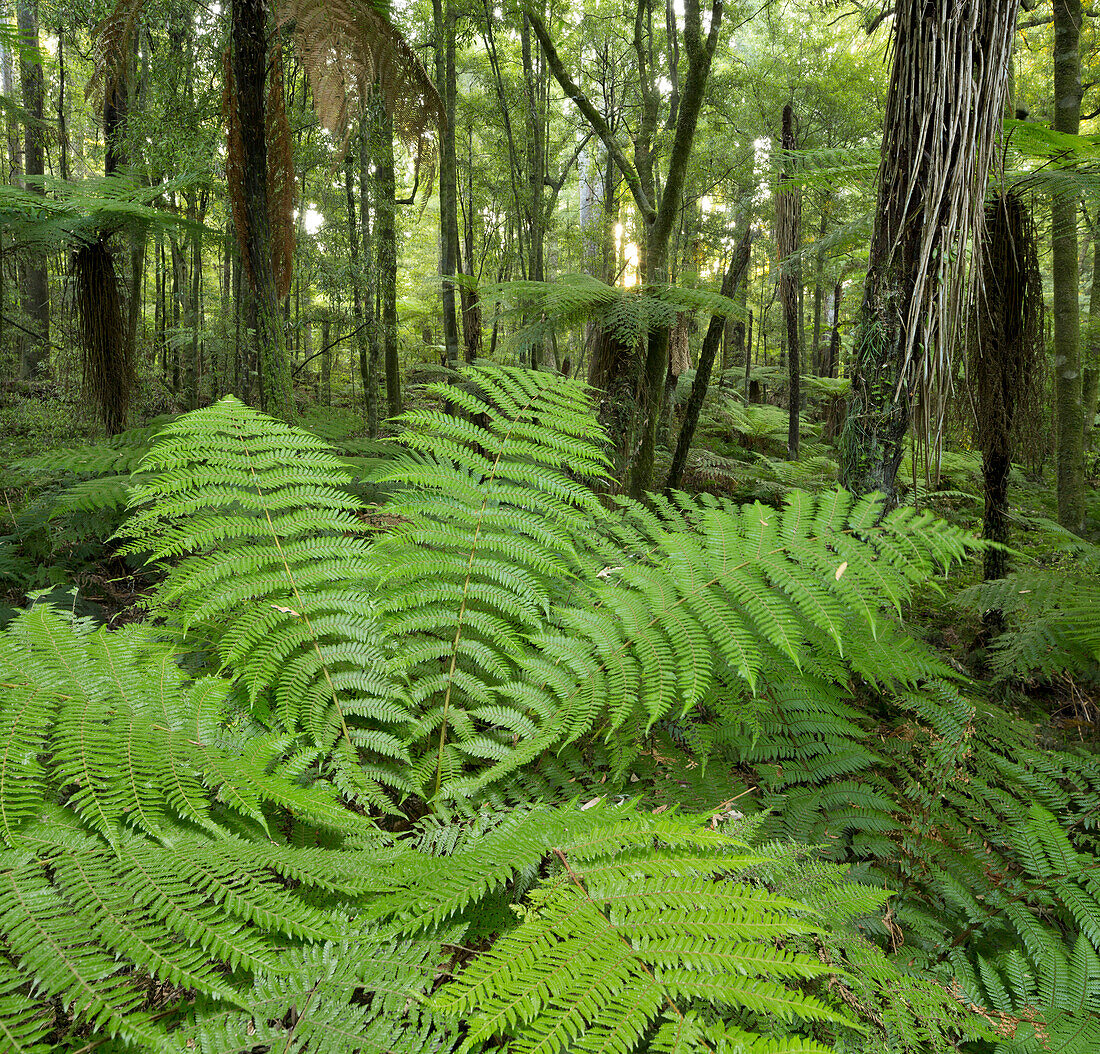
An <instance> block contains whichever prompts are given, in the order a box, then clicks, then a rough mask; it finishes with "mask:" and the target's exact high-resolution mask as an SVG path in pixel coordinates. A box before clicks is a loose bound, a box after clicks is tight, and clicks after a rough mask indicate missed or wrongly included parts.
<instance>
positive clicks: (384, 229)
mask: <svg viewBox="0 0 1100 1054" xmlns="http://www.w3.org/2000/svg"><path fill="white" fill-rule="evenodd" d="M375 149H376V151H377V152H376V155H375V166H376V169H375V170H376V184H375V185H376V190H377V198H376V210H377V211H376V217H377V218H376V220H375V225H374V233H375V237H376V239H377V242H378V289H379V293H380V295H381V301H382V310H381V316H382V317H381V322H382V347H383V355H384V358H385V363H386V410H387V412H388V413H389V416H390V417H396V416H397V415H398V414H399V413H401V362H400V360H399V358H398V348H397V203H396V196H397V195H396V178H395V176H394V165H393V118H391V117H390V115H389V114H388V113H386V112H385V110H384V109H383V110H382V111H381V124H380V128H379V130H378V134H377V136H376V138H375Z"/></svg>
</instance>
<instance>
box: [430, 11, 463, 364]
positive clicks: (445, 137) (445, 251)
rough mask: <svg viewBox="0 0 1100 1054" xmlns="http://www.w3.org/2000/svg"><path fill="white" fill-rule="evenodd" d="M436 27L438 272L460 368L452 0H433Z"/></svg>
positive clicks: (451, 350)
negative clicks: (440, 116) (440, 118)
mask: <svg viewBox="0 0 1100 1054" xmlns="http://www.w3.org/2000/svg"><path fill="white" fill-rule="evenodd" d="M432 12H433V16H434V30H435V76H436V88H437V89H438V90H439V94H440V96H441V97H442V99H443V107H444V110H445V112H446V118H447V126H446V127H445V128H443V129H442V130H441V134H440V138H441V143H440V150H439V250H440V251H439V273H440V276H441V277H442V279H443V344H444V349H445V350H444V358H445V361H446V364H447V365H448V366H450V367H451V368H452V369H456V368H457V367H458V362H459V350H458V349H459V336H458V310H457V306H456V303H455V283H454V281H453V279H454V276H455V274H457V273H458V159H457V154H456V152H455V97H456V95H457V84H456V74H455V19H456V14H455V10H454V7H453V5H452V0H446V10H445V11H444V0H432Z"/></svg>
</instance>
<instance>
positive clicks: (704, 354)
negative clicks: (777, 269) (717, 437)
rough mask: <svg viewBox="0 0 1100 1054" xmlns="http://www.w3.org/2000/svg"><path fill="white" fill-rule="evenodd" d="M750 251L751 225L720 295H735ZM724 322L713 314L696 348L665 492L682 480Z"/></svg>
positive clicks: (730, 266)
mask: <svg viewBox="0 0 1100 1054" xmlns="http://www.w3.org/2000/svg"><path fill="white" fill-rule="evenodd" d="M751 254H752V227H751V226H750V227H749V228H748V229H746V231H745V233H744V234H743V235H742V236H741V241H740V243H739V244H738V246H737V248H736V249H734V251H733V257H732V259H731V260H730V265H729V269H728V270H727V271H726V276H725V278H724V279H723V280H722V296H725V297H730V298H732V297H733V296H734V293H735V291H736V290H737V287H738V285H739V284H740V283H741V282H743V281H744V280H745V274H746V272H747V271H748V269H749V257H750V256H751ZM725 325H726V320H725V318H724V317H723V316H720V315H714V316H713V317H712V318H711V320H710V325H709V326H708V327H707V332H706V336H704V337H703V347H702V349H701V350H700V352H699V368H698V369H697V370H696V371H695V381H694V383H693V384H692V386H691V394H690V395H689V396H688V401H687V407H686V408H685V410H684V423H683V424H682V425H681V426H680V435H679V438H678V439H677V441H676V450H675V451H674V453H673V455H672V467H671V468H670V469H669V472H668V479H667V480H666V481H665V492H666V493H667V492H669V491H672V490H676V489H677V488H678V487H679V486H680V483H681V481H682V480H683V476H684V467H685V466H686V465H687V458H688V453H689V452H690V450H691V442H692V440H693V439H694V438H695V429H696V426H697V425H698V423H699V412H700V411H701V410H702V409H703V401H704V400H705V399H706V397H707V387H708V386H709V385H710V374H711V369H712V368H713V366H714V356H715V353H716V352H717V351H718V345H719V343H720V342H721V340H722V331H723V330H724V329H725Z"/></svg>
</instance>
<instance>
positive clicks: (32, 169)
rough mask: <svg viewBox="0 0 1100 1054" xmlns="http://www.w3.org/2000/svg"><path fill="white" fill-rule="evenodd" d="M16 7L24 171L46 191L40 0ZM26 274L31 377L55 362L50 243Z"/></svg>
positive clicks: (25, 354) (26, 349) (23, 0)
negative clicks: (52, 352) (23, 116)
mask: <svg viewBox="0 0 1100 1054" xmlns="http://www.w3.org/2000/svg"><path fill="white" fill-rule="evenodd" d="M15 11H16V19H17V22H18V27H19V45H20V52H19V81H20V86H21V88H22V90H23V109H24V110H25V111H26V137H25V146H24V155H23V156H24V167H23V171H24V174H25V176H26V179H27V189H28V190H31V191H32V192H34V193H37V194H45V187H44V185H43V178H44V176H45V172H46V168H45V141H46V126H45V122H44V99H45V90H44V87H43V78H42V63H41V60H40V58H39V55H38V3H37V0H17V3H16V5H15ZM24 275H25V276H24V282H23V310H24V311H25V313H26V315H27V317H28V319H29V320H30V324H31V327H33V331H34V335H33V336H32V337H31V338H30V339H29V340H24V341H22V342H21V343H20V356H19V375H20V377H22V378H23V379H24V380H30V379H32V378H34V377H35V376H37V375H38V373H39V372H40V371H41V370H42V369H43V368H44V367H45V365H46V364H47V363H48V361H49V349H50V282H49V273H48V271H47V268H46V248H45V246H44V245H42V246H38V247H36V248H33V249H32V250H31V251H30V252H29V254H28V258H27V264H26V270H25V272H24Z"/></svg>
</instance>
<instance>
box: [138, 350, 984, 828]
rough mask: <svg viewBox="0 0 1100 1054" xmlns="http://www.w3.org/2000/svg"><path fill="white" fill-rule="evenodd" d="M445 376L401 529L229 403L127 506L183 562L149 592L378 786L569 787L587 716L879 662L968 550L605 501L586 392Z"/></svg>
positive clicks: (488, 372) (633, 735)
mask: <svg viewBox="0 0 1100 1054" xmlns="http://www.w3.org/2000/svg"><path fill="white" fill-rule="evenodd" d="M436 394H438V395H439V396H440V397H441V398H445V399H447V400H449V401H450V403H451V404H452V406H454V407H456V408H458V409H460V410H462V411H464V413H462V414H444V413H441V412H438V411H432V410H427V409H426V410H421V411H417V412H415V413H413V414H410V415H407V416H406V418H405V419H404V421H405V425H406V432H405V433H404V435H403V436H402V437H401V442H402V443H403V445H404V446H405V447H406V449H407V450H408V454H407V455H406V456H405V457H404V458H403V459H401V460H400V461H399V462H398V463H396V464H395V466H394V468H393V470H392V471H391V472H390V473H389V474H388V475H387V476H386V477H385V478H384V482H386V483H387V484H388V485H390V486H392V487H396V490H397V492H396V494H395V496H394V498H393V500H392V501H391V502H390V504H389V505H388V506H387V514H388V515H389V516H390V517H391V519H392V520H393V521H395V526H393V527H392V529H389V530H386V531H382V532H372V531H369V530H368V529H366V528H365V527H364V525H363V522H362V516H363V514H364V512H365V510H364V509H363V507H362V506H361V504H360V503H359V501H358V499H357V498H355V497H354V496H353V495H352V494H351V493H350V491H349V484H350V479H349V477H348V474H347V472H346V470H345V469H344V468H343V466H342V465H341V464H340V463H339V462H338V461H337V459H336V458H335V457H334V456H333V455H332V454H331V453H330V452H328V451H327V450H326V449H325V447H324V444H322V443H321V442H320V441H319V440H317V439H316V438H315V437H313V436H310V435H307V434H305V433H303V432H301V431H298V430H294V429H291V428H289V427H288V426H284V425H275V424H272V423H271V422H269V421H268V420H267V419H265V418H262V417H260V416H259V415H258V414H255V413H254V412H252V411H249V410H246V409H245V408H243V407H241V406H240V405H239V404H236V403H233V402H232V401H223V402H222V403H220V404H218V405H217V406H215V407H211V408H209V409H208V410H204V411H200V412H198V413H196V414H192V415H188V417H186V418H184V419H182V420H181V421H180V422H178V423H177V424H175V425H173V426H170V428H169V429H168V430H167V432H166V434H165V436H164V438H163V440H162V441H161V442H160V443H159V444H158V445H157V447H156V448H155V449H154V451H153V452H152V453H151V454H150V456H149V458H148V459H147V461H146V463H145V469H146V471H147V472H148V473H149V478H148V480H147V481H146V482H144V483H142V485H141V486H140V487H139V488H137V490H136V491H135V506H136V509H137V511H136V512H135V514H134V516H133V517H132V518H131V520H130V522H129V524H128V525H127V527H126V534H127V536H128V537H129V538H130V539H131V541H130V543H129V549H130V551H138V550H141V551H146V552H148V554H149V556H150V557H151V558H152V559H153V560H156V561H171V562H172V563H173V566H171V568H170V569H169V571H168V575H167V578H166V579H165V582H164V585H163V586H162V587H161V589H160V590H159V592H158V594H157V597H156V600H155V609H156V610H157V611H158V612H160V613H161V614H163V615H164V616H165V617H166V618H167V619H168V620H169V622H170V623H171V624H172V625H173V626H175V627H176V628H177V630H178V632H180V633H181V634H183V635H185V636H187V635H188V634H189V635H190V637H191V639H193V640H195V641H196V642H198V641H200V640H201V641H202V642H203V643H204V645H205V646H213V647H214V648H215V649H216V652H217V655H218V662H219V663H220V664H223V665H225V666H227V667H231V668H232V669H233V670H234V672H235V673H236V675H237V676H238V677H239V678H240V680H241V683H242V684H243V685H244V687H245V688H246V690H247V692H248V695H249V699H250V703H251V705H252V707H253V712H254V713H256V714H257V715H267V716H261V719H262V720H264V721H265V722H267V723H269V724H270V725H271V727H272V728H277V729H279V730H280V731H282V732H283V733H285V734H286V735H287V736H288V737H291V739H290V740H288V745H287V759H286V760H287V763H288V764H298V763H299V762H297V761H295V760H294V759H295V757H298V758H301V759H302V761H301V763H308V764H314V763H323V764H332V765H335V766H336V771H338V772H339V774H340V775H339V779H340V781H341V785H342V786H343V788H344V790H345V793H347V794H349V796H351V797H353V798H355V799H357V800H359V801H361V802H362V803H363V804H369V805H371V806H373V807H376V808H387V807H390V806H389V804H388V803H392V802H394V801H398V800H400V799H401V798H402V797H404V796H406V795H409V794H413V795H418V796H420V797H423V798H435V797H438V796H440V795H441V794H442V795H443V796H444V797H455V796H465V795H468V794H473V793H480V792H483V791H485V790H486V789H487V788H490V787H492V786H499V785H500V784H501V782H502V781H504V782H505V783H507V782H508V781H510V780H512V779H513V778H514V777H515V774H517V773H519V772H520V771H521V770H523V772H524V773H525V777H524V778H530V774H531V773H534V774H535V775H538V774H540V773H541V774H542V776H544V777H545V778H547V779H548V780H549V781H550V782H551V784H553V783H555V782H557V783H558V784H561V783H565V782H567V781H568V780H569V779H571V778H573V776H574V775H575V773H576V771H577V766H579V765H580V761H579V757H578V755H577V754H576V750H577V749H578V747H577V745H579V744H581V742H582V741H583V740H586V737H589V738H590V737H591V734H592V733H593V732H598V733H599V734H600V735H601V736H602V737H603V738H604V740H605V741H610V742H612V743H613V745H614V749H615V751H616V753H617V756H618V757H619V758H620V762H621V760H622V759H623V758H625V757H627V756H628V754H629V751H630V749H631V743H632V742H634V741H635V740H636V739H637V735H638V733H639V732H640V731H641V730H644V729H645V728H646V727H647V726H650V725H652V724H653V722H654V721H657V720H659V719H661V718H663V717H665V716H667V715H669V714H673V713H683V712H685V711H686V710H688V709H690V708H692V707H694V706H696V705H698V704H700V703H701V702H702V701H703V700H704V699H705V698H706V696H707V694H708V693H709V692H711V691H714V690H718V689H719V687H720V686H725V687H726V688H728V689H729V690H731V691H734V692H737V693H741V692H747V693H749V694H751V693H752V692H754V691H755V690H757V688H758V686H759V684H760V683H762V682H761V678H762V677H765V676H773V675H775V676H780V677H782V676H786V674H787V673H788V672H793V671H795V670H798V669H801V668H803V667H805V666H809V667H810V668H811V669H813V670H815V671H818V672H819V674H820V676H822V677H824V678H825V679H827V680H833V681H836V680H839V681H841V682H843V681H844V680H846V679H847V678H848V677H849V676H850V671H851V670H855V671H857V672H859V673H861V674H863V675H865V676H868V677H877V676H879V672H878V671H881V670H883V669H885V668H887V667H888V664H886V663H884V662H883V657H884V656H885V654H886V651H887V650H888V649H890V648H895V647H897V648H904V647H907V646H908V645H907V644H906V642H905V639H903V637H902V635H901V634H900V633H899V632H898V631H897V630H896V629H892V628H891V623H890V619H889V618H888V617H886V616H885V615H884V614H883V611H884V609H885V608H886V607H887V606H896V605H897V604H899V603H900V602H901V601H902V600H903V599H904V598H905V597H906V596H908V593H909V591H910V590H911V588H912V587H913V586H914V585H915V584H917V583H918V582H923V581H924V580H925V579H926V578H927V577H928V575H929V574H930V573H932V572H933V571H934V570H935V569H936V568H937V567H938V566H940V565H941V564H942V563H943V562H944V561H950V560H952V559H956V558H958V557H960V556H962V555H963V554H964V553H965V552H966V551H967V549H968V548H969V547H970V546H971V545H972V544H973V543H972V542H971V541H970V540H969V538H968V536H966V535H965V534H964V533H963V532H961V531H958V530H955V529H953V528H950V527H947V526H946V525H943V524H934V523H933V521H932V520H931V518H930V517H927V516H924V517H920V516H917V515H916V514H915V513H913V512H912V511H911V510H910V511H906V510H898V511H895V512H891V513H889V514H885V515H884V511H883V509H882V507H881V505H880V504H879V503H878V502H877V501H876V500H874V499H867V500H865V501H862V502H858V503H857V502H853V500H852V499H851V498H850V497H849V496H848V495H846V494H844V493H843V492H839V491H836V492H833V493H831V494H826V495H823V496H822V497H820V498H817V499H815V498H812V497H810V496H808V495H803V494H798V493H795V494H793V495H792V497H791V498H790V500H789V501H788V503H787V506H786V508H784V509H783V510H779V511H777V510H773V509H769V508H766V507H764V506H750V507H746V508H743V509H742V508H739V507H737V506H734V505H727V504H723V503H721V502H717V501H707V500H703V501H695V500H693V499H689V498H687V497H686V496H678V497H675V498H674V499H673V500H669V501H660V502H658V503H657V505H656V506H655V508H654V509H653V510H648V509H646V508H645V507H644V506H642V505H639V504H636V503H624V504H622V505H621V506H620V507H619V508H618V509H617V510H615V511H613V512H612V511H608V510H605V509H604V508H603V506H602V505H601V504H600V503H599V502H598V500H597V499H596V497H595V496H594V495H593V493H592V492H591V490H590V489H589V488H588V487H587V486H586V485H585V480H586V479H588V478H594V477H597V476H599V475H600V474H602V473H603V472H604V471H605V468H606V462H605V460H604V458H603V455H602V452H601V445H602V444H601V438H602V437H601V435H600V433H599V432H598V430H597V428H596V426H595V424H594V422H593V420H592V415H591V413H590V411H589V406H588V402H587V397H586V395H585V393H584V391H583V389H581V388H580V387H579V386H576V385H572V384H569V383H567V382H562V381H560V380H558V379H554V378H550V377H548V376H547V375H543V374H538V373H532V372H524V371H517V370H505V369H493V368H488V367H485V368H479V369H477V370H473V371H471V373H470V381H469V386H468V387H467V388H462V387H441V388H439V389H438V391H437V392H436ZM563 465H564V466H569V469H568V471H566V470H565V469H563V468H562V466H563ZM368 535H371V537H368ZM853 612H854V614H853ZM941 672H942V671H941V670H940V668H939V667H938V666H936V665H935V664H934V663H931V661H929V664H928V665H927V666H926V668H925V669H924V670H922V671H920V673H921V675H924V674H929V673H936V674H939V673H941ZM303 737H304V738H303ZM292 752H294V753H292ZM307 758H308V759H310V760H308V762H307V761H306V759H307ZM570 759H576V760H575V761H571V760H570ZM571 766H572V768H571Z"/></svg>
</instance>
